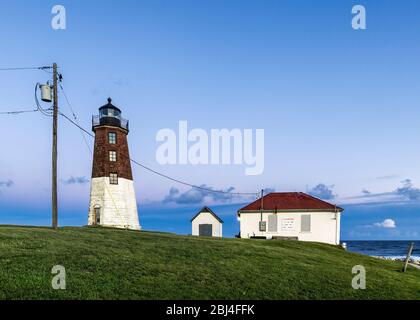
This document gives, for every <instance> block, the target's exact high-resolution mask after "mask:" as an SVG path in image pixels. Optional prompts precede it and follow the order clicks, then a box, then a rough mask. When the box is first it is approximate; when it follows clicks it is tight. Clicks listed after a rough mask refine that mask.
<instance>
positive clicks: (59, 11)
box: [51, 5, 66, 30]
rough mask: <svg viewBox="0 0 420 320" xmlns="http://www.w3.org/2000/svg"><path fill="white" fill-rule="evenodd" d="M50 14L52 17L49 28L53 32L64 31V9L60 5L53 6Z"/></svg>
mask: <svg viewBox="0 0 420 320" xmlns="http://www.w3.org/2000/svg"><path fill="white" fill-rule="evenodd" d="M51 13H52V14H54V17H53V18H52V20H51V27H52V28H53V29H54V30H65V29H66V8H65V7H64V6H62V5H55V6H54V7H52V9H51Z"/></svg>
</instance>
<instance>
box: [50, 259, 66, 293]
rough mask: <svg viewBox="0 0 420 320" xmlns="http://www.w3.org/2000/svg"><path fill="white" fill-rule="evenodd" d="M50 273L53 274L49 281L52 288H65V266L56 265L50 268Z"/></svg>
mask: <svg viewBox="0 0 420 320" xmlns="http://www.w3.org/2000/svg"><path fill="white" fill-rule="evenodd" d="M51 273H52V274H55V276H54V277H53V279H52V281H51V286H52V288H53V289H54V290H66V268H64V267H63V266H60V265H57V266H54V267H53V268H52V270H51Z"/></svg>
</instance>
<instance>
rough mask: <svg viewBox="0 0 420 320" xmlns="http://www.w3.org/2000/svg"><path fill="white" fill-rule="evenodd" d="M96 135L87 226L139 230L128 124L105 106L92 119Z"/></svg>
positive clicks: (111, 106) (119, 114)
mask: <svg viewBox="0 0 420 320" xmlns="http://www.w3.org/2000/svg"><path fill="white" fill-rule="evenodd" d="M92 131H93V132H94V133H95V147H94V152H93V168H92V180H91V190H90V204H89V218H88V224H89V225H90V226H104V227H114V228H123V229H133V230H140V229H141V227H140V224H139V217H138V212H137V202H136V194H135V191H134V183H133V174H132V171H131V162H130V153H129V150H128V141H127V135H128V132H129V122H128V120H125V119H123V118H122V117H121V110H120V109H119V108H117V107H116V106H114V105H113V104H112V100H111V98H109V99H108V103H107V104H106V105H104V106H102V107H100V108H99V115H94V116H93V117H92Z"/></svg>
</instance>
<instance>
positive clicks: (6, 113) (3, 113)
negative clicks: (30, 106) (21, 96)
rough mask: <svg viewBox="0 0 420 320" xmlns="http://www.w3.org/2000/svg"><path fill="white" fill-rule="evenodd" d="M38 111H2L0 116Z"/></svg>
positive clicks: (35, 110)
mask: <svg viewBox="0 0 420 320" xmlns="http://www.w3.org/2000/svg"><path fill="white" fill-rule="evenodd" d="M38 111H39V110H38V109H34V110H19V111H4V112H0V115H13V116H15V115H19V114H22V113H31V112H38Z"/></svg>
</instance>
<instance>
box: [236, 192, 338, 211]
mask: <svg viewBox="0 0 420 320" xmlns="http://www.w3.org/2000/svg"><path fill="white" fill-rule="evenodd" d="M262 202H263V208H261V204H262ZM261 209H263V210H273V211H275V210H278V211H282V210H316V211H319V210H326V211H336V210H338V211H340V212H341V211H343V209H342V208H340V207H337V206H336V205H333V204H331V203H328V202H325V201H323V200H320V199H318V198H315V197H312V196H310V195H308V194H306V193H303V192H274V193H269V194H267V195H266V196H264V197H263V201H261V198H260V199H258V200H256V201H254V202H253V203H251V204H249V205H247V206H245V207H243V208H242V209H240V210H239V211H238V212H242V211H256V210H261Z"/></svg>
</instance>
